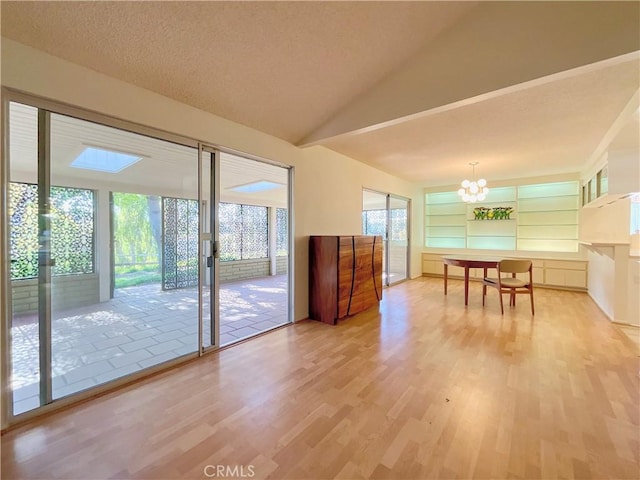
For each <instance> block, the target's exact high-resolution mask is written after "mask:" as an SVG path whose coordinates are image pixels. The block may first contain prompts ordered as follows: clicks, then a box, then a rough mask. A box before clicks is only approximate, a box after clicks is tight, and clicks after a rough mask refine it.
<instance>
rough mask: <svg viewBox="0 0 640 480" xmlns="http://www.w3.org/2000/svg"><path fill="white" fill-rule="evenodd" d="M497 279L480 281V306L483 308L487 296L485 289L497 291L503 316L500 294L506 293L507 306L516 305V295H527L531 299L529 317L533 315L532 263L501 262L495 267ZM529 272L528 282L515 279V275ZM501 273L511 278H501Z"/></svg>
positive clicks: (517, 261) (522, 261)
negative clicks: (508, 296) (492, 288)
mask: <svg viewBox="0 0 640 480" xmlns="http://www.w3.org/2000/svg"><path fill="white" fill-rule="evenodd" d="M497 270H498V278H485V279H484V280H483V281H482V305H483V306H484V297H485V296H486V295H487V287H494V288H497V289H498V292H499V294H500V311H501V312H502V314H503V315H504V306H503V304H502V294H503V293H508V294H509V295H510V298H509V306H514V307H515V305H516V294H521V293H524V294H528V295H529V296H530V297H531V315H535V311H534V308H533V263H532V262H531V260H511V259H509V260H501V261H499V262H498V266H497ZM526 272H529V281H525V280H521V279H519V278H516V273H526ZM503 273H510V274H511V276H510V277H509V276H506V277H503V276H502V274H503Z"/></svg>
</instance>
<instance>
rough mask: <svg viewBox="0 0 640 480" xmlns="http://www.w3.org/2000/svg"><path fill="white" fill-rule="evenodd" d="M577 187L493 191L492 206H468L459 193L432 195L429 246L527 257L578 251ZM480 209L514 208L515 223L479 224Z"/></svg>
mask: <svg viewBox="0 0 640 480" xmlns="http://www.w3.org/2000/svg"><path fill="white" fill-rule="evenodd" d="M579 202H580V191H579V184H578V182H577V181H567V182H554V183H542V184H534V185H521V186H518V187H515V186H514V187H499V188H493V189H491V190H490V192H489V196H488V197H487V201H484V202H481V203H475V204H467V203H464V202H463V201H462V200H461V199H460V197H459V196H458V195H457V192H437V193H427V194H426V197H425V246H426V247H432V248H470V249H490V250H524V251H541V252H546V251H553V252H577V251H578V209H579V207H580V205H579ZM476 207H486V208H495V207H511V208H512V209H513V211H512V213H511V218H510V219H504V220H503V219H500V220H476V219H475V217H474V213H473V211H474V208H476Z"/></svg>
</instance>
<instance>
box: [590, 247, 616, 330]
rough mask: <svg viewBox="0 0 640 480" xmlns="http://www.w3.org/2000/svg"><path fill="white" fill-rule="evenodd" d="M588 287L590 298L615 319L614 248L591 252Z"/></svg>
mask: <svg viewBox="0 0 640 480" xmlns="http://www.w3.org/2000/svg"><path fill="white" fill-rule="evenodd" d="M588 258H589V271H588V275H587V278H588V285H587V289H588V291H589V296H590V297H591V298H592V299H593V301H594V302H596V303H597V304H598V306H599V307H600V309H601V310H602V311H603V312H604V313H605V314H606V315H607V316H608V317H609V319H610V320H613V319H614V298H615V288H614V285H615V260H614V258H613V248H603V249H600V250H599V251H595V250H592V251H589V256H588Z"/></svg>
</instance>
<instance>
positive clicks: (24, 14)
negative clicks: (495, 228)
mask: <svg viewBox="0 0 640 480" xmlns="http://www.w3.org/2000/svg"><path fill="white" fill-rule="evenodd" d="M1 8H2V11H1V13H2V35H3V36H4V37H7V38H10V39H12V40H15V41H18V42H20V43H23V44H26V45H29V46H32V47H34V48H37V49H39V50H43V51H45V52H48V53H50V54H52V55H55V56H58V57H61V58H64V59H66V60H69V61H71V62H74V63H77V64H80V65H84V66H86V67H88V68H91V69H93V70H95V71H98V72H101V73H104V74H106V75H109V76H112V77H115V78H118V79H121V80H124V81H127V82H130V83H133V84H136V85H138V86H141V87H143V88H146V89H149V90H152V91H155V92H157V93H160V94H163V95H165V96H167V97H170V98H173V99H176V100H179V101H181V102H184V103H186V104H189V105H192V106H194V107H197V108H200V109H202V110H205V111H209V112H211V113H214V114H216V115H219V116H222V117H225V118H228V119H230V120H233V121H235V122H238V123H241V124H244V125H247V126H250V127H253V128H256V129H258V130H261V131H263V132H267V133H270V134H272V135H274V136H277V137H279V138H282V139H285V140H287V141H289V142H291V143H294V144H298V145H301V146H307V145H316V144H319V145H324V146H326V147H328V148H331V149H333V150H336V151H338V152H341V153H344V154H346V155H349V156H351V157H353V158H355V159H357V160H360V161H363V162H365V163H368V164H371V165H374V166H376V167H378V168H381V169H383V170H386V171H389V172H391V173H394V174H396V175H399V176H401V177H405V178H408V179H411V180H413V181H416V182H420V183H422V184H424V185H437V184H448V183H454V182H455V181H456V180H458V179H459V178H460V177H462V176H465V175H468V172H469V168H470V167H469V166H468V163H469V162H471V161H479V162H480V165H479V167H478V168H479V170H480V172H481V173H482V175H484V176H486V177H488V178H517V177H523V176H537V175H547V174H554V173H567V172H577V171H579V170H580V169H581V168H584V166H585V165H586V164H587V162H589V161H592V160H593V158H592V157H593V155H594V152H596V151H597V150H598V148H601V147H602V145H601V143H602V141H603V138H605V137H606V136H607V134H609V137H612V138H613V137H615V136H612V135H611V134H610V133H611V132H610V129H611V127H612V125H613V124H614V122H615V121H616V119H618V117H619V116H620V114H621V112H623V111H627V112H628V111H633V108H631V109H629V108H628V105H629V103H630V102H631V103H633V102H637V101H638V100H637V98H638V95H637V92H638V89H639V88H640V79H639V75H640V74H639V71H640V63H639V58H640V57H639V53H638V52H639V51H640V26H639V25H640V22H639V21H638V19H639V15H640V5H639V4H638V3H637V2H146V1H145V2H10V1H3V2H2V5H1ZM634 95H635V96H634ZM636 118H637V116H636ZM623 120H624V119H623ZM632 121H634V120H633V117H632V116H630V118H629V122H632ZM636 121H637V120H636ZM618 124H621V125H622V124H625V122H624V121H623V122H620V121H619V122H618ZM625 131H626V132H627V133H626V134H625V140H624V144H625V145H626V146H629V145H630V146H631V148H637V144H638V143H639V142H638V141H637V135H635V134H634V128H633V125H632V126H631V127H629V126H628V125H627V128H626V130H625ZM629 132H630V133H629Z"/></svg>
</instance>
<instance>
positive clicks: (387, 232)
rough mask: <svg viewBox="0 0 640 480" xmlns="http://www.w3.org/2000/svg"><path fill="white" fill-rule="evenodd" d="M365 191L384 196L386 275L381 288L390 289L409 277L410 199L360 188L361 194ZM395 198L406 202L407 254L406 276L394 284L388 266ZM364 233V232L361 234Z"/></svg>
mask: <svg viewBox="0 0 640 480" xmlns="http://www.w3.org/2000/svg"><path fill="white" fill-rule="evenodd" d="M365 191H367V192H370V193H375V194H378V195H384V196H385V197H386V201H385V209H386V211H387V212H386V216H387V222H386V228H385V242H386V248H385V251H384V257H385V258H384V264H385V265H386V271H385V273H386V274H387V278H386V280H385V281H384V282H383V284H382V286H383V287H390V286H392V285H397V284H398V283H402V282H404V281H406V280H408V279H409V278H410V276H409V267H410V265H411V262H410V258H411V199H410V198H407V197H403V196H402V195H397V194H395V193H389V192H382V191H380V190H376V189H373V188H367V187H362V192H363V193H364V192H365ZM392 198H395V199H396V200H401V201H403V202H407V253H406V263H405V272H406V276H405V278H403V279H401V280H396V281H395V282H390V281H389V278H390V274H389V266H390V260H391V254H390V252H391V248H390V246H389V245H390V241H391V238H390V237H391V236H390V227H391V199H392ZM363 207H364V204H363ZM362 211H363V212H364V211H365V210H364V208H363V210H362ZM363 233H364V232H363Z"/></svg>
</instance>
